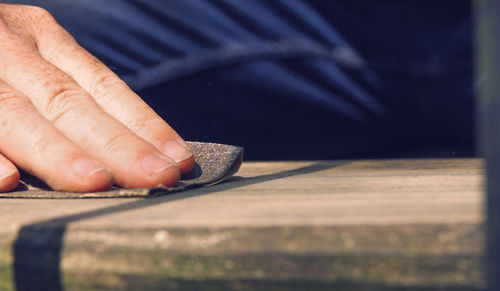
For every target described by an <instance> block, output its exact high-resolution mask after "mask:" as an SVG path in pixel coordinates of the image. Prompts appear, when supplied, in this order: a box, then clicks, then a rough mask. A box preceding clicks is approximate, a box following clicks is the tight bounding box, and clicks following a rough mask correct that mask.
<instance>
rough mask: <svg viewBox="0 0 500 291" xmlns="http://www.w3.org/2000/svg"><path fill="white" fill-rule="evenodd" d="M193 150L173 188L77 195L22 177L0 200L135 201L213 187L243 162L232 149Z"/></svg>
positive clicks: (201, 146)
mask: <svg viewBox="0 0 500 291" xmlns="http://www.w3.org/2000/svg"><path fill="white" fill-rule="evenodd" d="M188 144H189V146H190V147H191V148H192V150H193V153H194V156H195V159H196V164H195V166H194V167H193V169H192V170H191V171H190V172H188V173H186V174H183V175H182V176H181V179H180V181H179V183H177V185H175V186H174V187H155V188H138V189H122V188H117V187H113V188H112V189H111V190H109V191H102V192H93V193H74V192H58V191H52V190H51V189H50V188H49V187H48V186H47V185H45V184H44V183H43V182H41V181H40V180H38V179H37V178H35V177H33V176H30V175H28V174H25V173H23V174H22V175H21V183H19V186H18V187H17V188H16V189H15V190H14V191H13V192H7V193H0V198H28V199H81V198H132V197H154V196H161V195H166V194H170V193H174V192H179V191H183V190H187V189H190V188H195V187H201V186H210V185H214V184H217V183H220V182H222V181H224V180H226V179H227V178H229V177H231V176H232V175H234V174H235V173H236V172H237V171H238V169H239V168H240V165H241V162H242V161H243V148H241V147H237V146H231V145H223V144H215V143H203V142H188Z"/></svg>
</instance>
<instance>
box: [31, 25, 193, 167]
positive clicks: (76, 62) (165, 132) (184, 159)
mask: <svg viewBox="0 0 500 291" xmlns="http://www.w3.org/2000/svg"><path fill="white" fill-rule="evenodd" d="M50 27H51V29H50V30H45V31H44V32H40V33H39V34H37V35H38V37H37V46H38V49H39V51H40V53H41V55H42V56H43V57H44V58H45V59H46V60H48V61H49V62H51V63H52V64H54V65H55V66H56V67H58V68H60V69H62V70H63V71H64V72H66V73H67V74H68V75H69V76H71V77H72V78H73V79H74V80H75V81H76V82H77V83H78V84H79V85H80V86H81V87H82V88H83V89H85V90H86V91H87V92H88V93H89V94H90V95H91V96H92V97H93V98H94V99H95V100H96V101H97V102H98V104H99V105H100V106H101V107H102V108H103V109H104V110H105V111H106V112H107V113H109V114H110V115H111V116H113V117H114V118H115V119H117V120H118V121H120V122H121V123H122V124H124V125H125V126H127V127H128V128H129V129H131V130H132V131H133V132H134V133H136V134H137V135H139V136H140V137H142V138H143V139H145V140H146V141H148V142H149V143H151V144H152V145H154V146H155V147H156V148H157V149H158V150H160V151H161V152H162V153H163V154H165V155H167V156H168V157H170V158H171V159H172V160H174V161H175V162H176V163H177V165H178V166H179V168H180V170H181V171H182V172H187V171H188V170H190V169H191V167H192V166H193V164H194V156H193V154H192V152H191V150H190V149H189V147H188V145H187V144H186V143H185V141H184V140H182V138H181V137H180V136H179V135H178V134H177V133H176V132H175V131H174V130H173V129H172V128H171V127H170V126H169V125H168V124H167V123H166V122H165V121H164V120H162V119H161V118H160V117H159V116H158V115H157V114H156V113H155V112H154V111H153V110H152V109H151V108H150V107H149V106H148V105H147V104H146V103H145V102H144V101H143V100H142V99H141V98H140V97H139V96H137V95H136V94H135V93H134V92H133V91H132V90H131V89H130V88H129V87H128V86H127V85H126V84H125V83H124V82H123V81H122V80H120V79H119V78H118V76H116V75H115V74H114V73H113V72H112V71H111V70H110V69H109V68H108V67H106V66H105V65H104V64H103V63H101V62H100V61H99V60H97V59H96V58H95V57H94V56H92V55H91V54H90V53H88V52H87V51H86V50H85V49H83V48H81V47H80V46H79V45H78V44H77V43H76V42H75V41H74V39H73V38H72V37H71V36H70V35H69V34H68V33H67V32H66V31H65V30H64V29H62V28H61V27H59V26H58V25H52V26H50ZM54 43H57V47H56V46H55V45H54Z"/></svg>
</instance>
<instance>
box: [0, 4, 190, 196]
mask: <svg viewBox="0 0 500 291" xmlns="http://www.w3.org/2000/svg"><path fill="white" fill-rule="evenodd" d="M193 164H194V156H193V154H192V152H191V150H190V149H189V147H188V146H187V144H186V143H185V142H184V141H183V140H182V139H181V137H180V136H179V135H178V134H177V133H176V132H175V131H174V130H173V129H172V128H171V127H170V126H169V125H168V124H167V123H166V122H165V121H163V120H162V119H161V118H160V117H159V116H158V115H157V114H156V113H155V112H154V111H153V110H152V109H151V108H150V107H149V106H148V105H147V104H146V103H144V102H143V101H142V100H141V99H140V98H139V96H137V95H136V94H135V93H133V92H132V91H131V90H130V89H129V87H128V86H127V85H126V84H125V83H124V82H123V81H122V80H120V79H119V78H118V77H117V76H116V75H115V74H114V73H113V72H112V71H111V70H110V69H109V68H107V67H106V66H105V65H104V64H102V63H101V62H100V61H99V60H97V59H96V58H95V57H93V56H92V55H91V54H90V53H88V52H87V51H86V50H84V49H83V48H82V47H80V46H79V45H78V44H77V43H76V41H75V40H74V39H73V38H72V37H71V35H70V34H69V33H68V32H66V31H65V30H64V29H63V28H62V27H60V26H59V25H58V24H57V22H56V21H55V20H54V18H53V17H52V16H51V15H50V14H49V13H48V12H47V11H45V10H43V9H42V8H38V7H33V6H24V5H12V4H2V3H0V192H2V191H8V190H11V189H13V188H15V186H16V185H17V183H18V181H19V171H18V170H17V167H18V168H21V169H24V170H25V171H27V172H29V173H31V174H33V175H35V176H37V177H39V178H40V179H42V180H43V181H45V182H46V183H47V184H48V185H49V186H51V187H52V188H53V189H55V190H64V191H77V192H87V191H98V190H104V189H107V188H109V187H110V186H111V185H112V184H113V183H115V184H116V185H118V186H121V187H126V188H135V187H153V186H157V185H160V184H163V185H173V184H175V183H176V182H177V181H178V179H179V176H180V173H181V172H187V171H189V170H190V169H191V167H192V166H193Z"/></svg>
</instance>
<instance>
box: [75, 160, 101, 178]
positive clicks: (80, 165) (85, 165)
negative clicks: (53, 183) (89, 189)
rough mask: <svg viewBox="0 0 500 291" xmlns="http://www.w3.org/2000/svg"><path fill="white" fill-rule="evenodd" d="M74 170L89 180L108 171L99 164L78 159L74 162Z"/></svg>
mask: <svg viewBox="0 0 500 291" xmlns="http://www.w3.org/2000/svg"><path fill="white" fill-rule="evenodd" d="M73 170H74V171H75V173H76V174H77V175H78V176H80V177H82V178H88V177H90V176H92V175H94V174H95V173H97V172H100V171H107V169H106V168H105V167H103V166H102V165H101V164H99V163H98V162H96V161H93V160H89V159H85V158H79V159H76V160H75V161H74V162H73Z"/></svg>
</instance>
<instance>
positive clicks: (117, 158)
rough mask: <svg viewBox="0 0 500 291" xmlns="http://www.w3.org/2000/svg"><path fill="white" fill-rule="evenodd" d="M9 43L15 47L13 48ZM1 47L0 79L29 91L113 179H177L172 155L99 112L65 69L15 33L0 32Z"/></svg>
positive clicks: (130, 182) (135, 183)
mask: <svg viewBox="0 0 500 291" xmlns="http://www.w3.org/2000/svg"><path fill="white" fill-rule="evenodd" d="M8 46H17V47H19V50H18V51H16V52H14V53H12V52H10V51H9V50H8V49H7V47H8ZM23 48H24V51H23ZM0 50H1V51H3V52H4V57H3V58H0V78H1V79H3V80H5V81H6V82H7V83H8V84H9V85H11V86H12V87H13V88H15V89H17V90H19V91H20V92H21V93H23V94H24V95H25V96H27V97H28V98H29V99H30V101H31V102H32V103H33V105H34V106H35V107H36V109H37V111H38V112H40V113H41V114H42V115H43V116H44V117H45V118H47V119H48V120H49V121H50V122H51V123H52V125H54V126H55V127H56V128H57V129H58V130H59V131H60V132H62V133H63V134H64V136H66V137H68V138H69V139H70V140H71V141H72V142H73V143H75V144H77V145H79V146H80V147H81V148H83V149H85V151H86V152H87V153H88V154H90V156H92V157H94V158H95V159H97V160H98V161H100V162H101V163H103V165H104V166H106V167H107V168H108V169H110V170H111V172H112V173H113V176H114V180H115V183H116V184H118V185H120V186H122V187H126V188H136V187H154V186H157V185H160V184H163V185H167V186H171V185H174V184H175V183H176V182H177V181H178V179H179V176H180V172H179V169H178V167H177V166H176V164H175V163H174V162H173V161H172V160H170V159H169V158H167V157H166V156H165V155H164V154H162V153H160V152H159V151H158V150H157V149H156V148H155V147H154V146H153V145H151V144H150V143H148V142H146V141H145V140H143V139H142V138H140V137H139V136H137V135H136V134H134V133H133V132H131V131H130V130H129V129H128V128H127V127H126V126H124V125H123V124H122V123H120V122H119V121H117V120H116V119H114V118H113V117H112V116H110V115H109V114H108V113H106V112H105V111H103V110H102V108H101V107H100V106H99V105H98V104H97V103H96V102H95V100H94V99H93V98H92V97H90V96H89V95H88V93H87V92H86V91H84V90H82V89H81V88H80V87H79V85H78V84H77V83H75V82H74V81H73V79H72V78H71V77H69V76H68V75H67V74H65V73H64V72H62V71H60V70H59V69H57V68H56V67H55V66H54V65H53V64H51V63H49V62H47V61H46V60H45V59H43V58H42V57H41V56H40V55H39V54H37V53H34V52H33V51H32V50H31V49H30V48H29V47H27V48H26V47H25V46H23V45H22V44H21V43H19V42H18V39H16V38H15V37H11V38H9V37H1V35H0ZM16 163H17V161H16Z"/></svg>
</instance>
